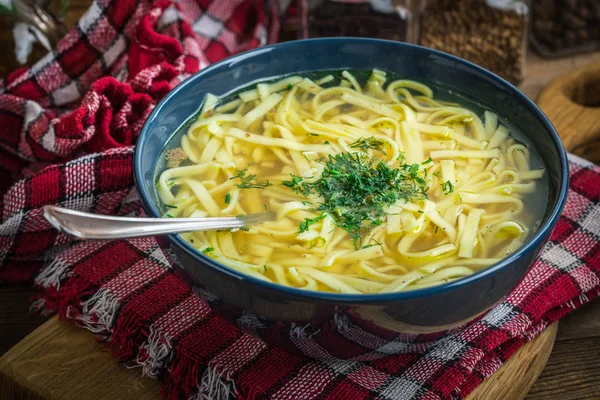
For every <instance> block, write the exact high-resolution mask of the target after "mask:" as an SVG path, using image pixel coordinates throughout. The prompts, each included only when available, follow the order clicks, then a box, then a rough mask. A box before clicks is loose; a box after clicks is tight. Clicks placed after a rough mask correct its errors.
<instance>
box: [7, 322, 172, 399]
mask: <svg viewBox="0 0 600 400" xmlns="http://www.w3.org/2000/svg"><path fill="white" fill-rule="evenodd" d="M0 371H2V373H1V374H0V399H2V400H13V399H14V400H20V399H23V400H25V399H32V400H33V399H61V400H80V399H86V400H87V399H89V400H101V399H107V400H121V399H122V400H137V399H160V395H159V393H160V387H159V383H158V381H156V380H153V379H150V378H146V377H142V376H141V371H140V369H137V368H136V369H129V368H126V367H125V365H123V364H120V363H119V362H118V361H117V360H116V359H115V358H113V357H112V356H111V355H110V353H109V349H108V346H107V345H106V344H105V343H100V342H98V341H96V340H94V336H93V335H92V334H91V333H90V332H88V331H86V330H84V329H81V328H79V327H77V326H76V325H74V324H72V323H70V322H64V321H59V320H58V319H57V318H56V317H54V318H52V319H50V320H49V321H48V322H46V323H45V324H43V325H42V326H41V327H39V328H38V329H36V330H35V331H33V333H31V334H30V335H28V336H27V337H26V338H25V339H24V340H22V341H20V342H19V343H18V344H17V345H16V346H15V347H13V348H12V349H11V350H9V351H8V352H7V353H6V354H4V356H2V358H0Z"/></svg>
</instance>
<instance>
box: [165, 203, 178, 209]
mask: <svg viewBox="0 0 600 400" xmlns="http://www.w3.org/2000/svg"><path fill="white" fill-rule="evenodd" d="M165 207H167V208H171V209H175V208H177V206H172V205H170V204H165Z"/></svg>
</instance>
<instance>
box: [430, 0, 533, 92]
mask: <svg viewBox="0 0 600 400" xmlns="http://www.w3.org/2000/svg"><path fill="white" fill-rule="evenodd" d="M527 28H528V7H527V4H526V3H525V2H522V1H515V0H437V1H435V0H429V2H428V3H427V6H426V8H425V11H424V12H423V14H422V16H421V37H420V44H421V45H423V46H426V47H429V48H432V49H436V50H441V51H445V52H447V53H450V54H453V55H455V56H458V57H461V58H464V59H466V60H469V61H471V62H474V63H476V64H478V65H480V66H482V67H483V68H486V69H488V70H490V71H492V72H494V73H496V74H498V75H500V76H502V77H503V78H505V79H507V80H509V81H511V82H514V83H516V82H519V81H520V80H521V79H522V78H523V74H524V73H525V56H526V49H527Z"/></svg>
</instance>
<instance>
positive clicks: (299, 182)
mask: <svg viewBox="0 0 600 400" xmlns="http://www.w3.org/2000/svg"><path fill="white" fill-rule="evenodd" d="M290 176H291V177H292V180H291V181H283V182H281V184H282V185H283V186H287V187H289V188H290V189H292V190H293V191H294V192H296V193H298V194H301V195H303V196H305V197H308V195H309V194H310V188H309V187H307V186H305V185H304V183H305V182H304V178H302V177H301V176H298V175H294V174H290Z"/></svg>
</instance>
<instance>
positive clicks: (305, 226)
mask: <svg viewBox="0 0 600 400" xmlns="http://www.w3.org/2000/svg"><path fill="white" fill-rule="evenodd" d="M325 217H326V215H325V214H321V215H319V216H318V217H316V218H305V219H304V221H302V222H300V226H299V227H298V233H302V232H306V231H307V230H308V227H309V226H311V225H314V224H316V223H317V222H319V221H320V220H322V219H323V218H325Z"/></svg>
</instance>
